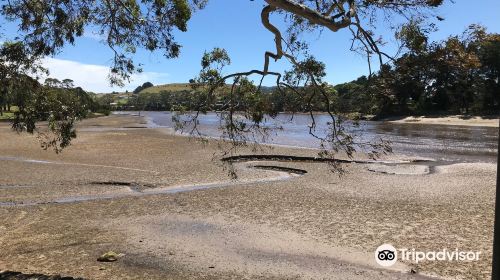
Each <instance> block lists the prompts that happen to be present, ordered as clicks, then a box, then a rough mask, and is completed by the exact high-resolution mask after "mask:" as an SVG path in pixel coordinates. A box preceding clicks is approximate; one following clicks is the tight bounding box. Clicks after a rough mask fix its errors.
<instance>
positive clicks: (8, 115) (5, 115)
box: [0, 112, 14, 120]
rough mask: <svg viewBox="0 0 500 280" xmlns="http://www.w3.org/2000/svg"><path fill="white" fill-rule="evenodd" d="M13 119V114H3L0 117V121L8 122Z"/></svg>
mask: <svg viewBox="0 0 500 280" xmlns="http://www.w3.org/2000/svg"><path fill="white" fill-rule="evenodd" d="M13 118H14V113H13V112H3V115H2V116H0V120H10V119H13Z"/></svg>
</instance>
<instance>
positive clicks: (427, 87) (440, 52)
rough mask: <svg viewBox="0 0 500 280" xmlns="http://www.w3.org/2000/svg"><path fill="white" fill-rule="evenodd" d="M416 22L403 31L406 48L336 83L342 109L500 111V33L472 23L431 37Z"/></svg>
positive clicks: (373, 111)
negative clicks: (368, 71) (371, 70)
mask: <svg viewBox="0 0 500 280" xmlns="http://www.w3.org/2000/svg"><path fill="white" fill-rule="evenodd" d="M426 32H427V31H425V30H422V29H421V28H419V26H418V24H416V23H414V24H411V25H408V26H406V27H405V28H404V29H402V30H401V31H400V32H399V33H398V36H399V38H400V39H401V40H402V42H403V44H404V46H405V48H406V50H407V51H406V52H405V53H404V54H403V55H401V56H400V58H398V59H396V60H395V61H394V62H393V63H392V64H390V65H384V66H382V67H381V70H380V71H379V72H378V73H376V74H375V75H374V76H372V77H371V79H368V78H367V77H365V76H362V77H360V78H358V79H357V80H355V81H352V82H349V83H344V84H339V85H336V86H335V87H334V88H335V91H336V96H337V102H338V104H337V106H339V109H340V111H350V112H362V113H367V114H376V115H409V114H479V115H488V114H498V113H500V84H499V80H500V34H488V33H487V32H486V30H485V29H484V28H483V27H481V26H479V25H471V26H470V27H469V28H468V29H467V30H466V31H465V32H464V33H463V34H462V35H460V36H452V37H449V38H447V39H446V40H444V41H442V42H434V43H428V42H427V34H426Z"/></svg>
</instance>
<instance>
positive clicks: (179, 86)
mask: <svg viewBox="0 0 500 280" xmlns="http://www.w3.org/2000/svg"><path fill="white" fill-rule="evenodd" d="M163 90H166V91H183V90H191V85H190V84H189V83H174V84H166V85H157V86H152V87H149V88H147V89H144V90H142V91H141V92H140V93H158V92H160V91H163Z"/></svg>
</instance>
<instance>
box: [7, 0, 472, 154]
mask: <svg viewBox="0 0 500 280" xmlns="http://www.w3.org/2000/svg"><path fill="white" fill-rule="evenodd" d="M207 2H209V1H208V0H190V1H188V0H142V1H136V0H117V1H111V0H102V1H94V0H65V1H38V0H0V3H1V10H0V14H1V15H2V16H3V17H4V18H5V19H6V20H8V21H11V22H14V23H16V24H17V25H18V27H19V36H18V38H16V41H15V42H12V43H7V44H4V46H3V47H2V52H1V53H0V54H1V55H2V58H1V60H0V61H1V62H2V63H1V65H0V67H2V70H1V71H2V72H0V73H2V77H0V78H1V79H9V80H11V81H17V80H18V78H19V79H21V78H20V77H24V76H23V75H24V74H25V72H33V73H37V72H38V70H39V69H38V68H37V66H36V61H38V59H39V58H41V57H43V56H47V55H54V54H57V53H58V52H59V51H61V50H62V48H63V47H64V46H65V45H67V44H73V43H75V39H76V38H77V37H79V36H82V35H83V34H84V32H85V31H86V30H87V29H97V31H98V33H99V34H100V35H102V36H103V37H104V38H105V39H104V42H105V44H107V46H108V47H109V48H110V49H111V50H113V53H114V56H113V62H112V65H111V67H110V75H109V79H110V82H111V83H112V84H118V85H120V84H123V83H124V82H125V81H127V80H128V78H129V77H130V75H131V74H132V73H134V72H137V71H139V72H140V71H141V67H140V64H136V63H135V62H134V61H133V60H132V55H133V54H134V53H135V52H136V50H137V49H138V48H143V49H147V50H150V51H154V50H161V51H162V52H163V54H164V55H165V57H167V58H173V57H177V56H179V55H180V53H181V45H180V43H179V42H177V41H176V40H175V38H174V33H175V32H177V31H181V32H186V31H188V30H187V22H188V21H189V19H190V18H191V15H192V13H193V12H195V11H196V10H198V9H203V8H204V7H205V5H206V4H207ZM442 2H443V0H263V3H265V5H264V6H263V9H262V11H261V23H260V24H262V25H263V26H264V27H265V28H266V29H267V30H269V31H270V32H271V33H272V34H273V35H274V37H275V39H274V42H275V50H272V51H271V50H270V51H268V52H266V53H265V54H263V67H262V69H244V70H245V71H242V72H239V73H225V72H224V71H225V66H227V65H228V64H229V63H230V62H231V60H230V59H229V56H228V54H227V53H226V52H225V50H224V49H222V48H216V49H214V50H213V51H210V52H207V53H206V54H205V55H204V56H203V58H202V69H201V71H200V73H199V75H198V76H197V77H195V78H193V79H192V81H191V82H192V86H193V88H198V89H203V90H200V91H198V92H199V94H198V95H197V97H196V99H197V100H196V104H197V105H196V113H195V114H193V115H191V118H188V119H190V120H191V121H192V124H196V116H197V114H199V113H200V112H206V111H208V110H213V109H214V107H215V106H220V105H221V104H217V99H216V98H214V94H215V93H217V92H218V94H225V96H226V98H225V103H224V104H222V106H223V108H224V112H225V113H223V114H221V118H222V119H223V120H224V122H223V123H224V125H223V126H222V127H221V129H223V131H224V134H225V135H226V136H228V137H229V139H231V141H232V143H233V144H237V143H242V142H243V143H245V142H246V141H248V140H252V139H249V138H248V137H247V136H248V135H249V133H250V134H252V132H255V133H256V134H258V133H257V131H262V130H263V129H264V127H263V126H262V123H263V120H264V118H265V116H274V115H275V114H276V107H275V106H269V104H265V102H263V100H265V99H266V98H267V97H266V96H265V95H264V93H263V92H262V90H261V89H262V86H261V83H260V84H257V85H254V83H253V82H252V80H251V79H250V78H249V77H250V76H252V75H258V76H259V75H260V76H261V77H262V79H263V77H265V76H274V77H275V78H276V87H277V88H278V90H279V92H280V93H281V94H283V96H285V97H289V98H285V99H286V100H287V102H288V103H289V107H290V108H306V110H308V111H309V112H310V113H311V121H312V124H311V127H310V132H311V135H313V136H314V137H318V138H321V140H322V148H323V152H322V153H321V155H322V156H328V157H334V156H335V153H337V152H339V151H343V152H345V153H347V155H349V156H352V154H353V152H354V151H356V150H357V149H365V148H366V149H367V150H368V151H369V153H370V154H372V155H374V156H375V155H377V153H378V152H379V151H380V149H382V151H387V150H388V149H387V146H386V145H381V144H380V143H361V142H357V141H356V140H355V139H354V138H353V137H351V136H350V135H349V134H347V133H345V130H343V128H342V126H341V121H342V118H339V117H338V110H337V109H336V108H335V106H334V100H333V99H332V95H331V94H330V93H329V91H328V85H327V84H326V83H325V82H324V81H322V78H323V76H324V74H325V65H324V64H323V63H322V62H320V61H317V60H316V59H315V58H314V56H313V54H311V53H310V52H309V51H308V44H307V42H306V41H303V40H301V38H302V34H303V33H304V32H310V31H312V30H325V31H326V32H337V31H339V30H342V29H346V30H349V32H351V34H352V47H351V50H353V51H357V52H360V53H362V54H363V55H365V56H366V58H367V61H368V63H370V62H371V60H372V59H374V58H375V59H377V60H378V61H379V64H381V65H383V64H384V63H385V62H386V61H390V60H392V59H393V58H392V56H391V55H389V54H387V53H385V52H384V51H383V50H382V49H381V46H382V43H383V41H382V39H381V38H379V37H376V36H375V34H376V33H375V32H374V29H375V27H376V26H377V24H378V23H379V22H380V21H383V20H385V19H391V18H394V19H395V18H399V19H400V20H402V21H407V19H409V18H412V19H413V20H412V21H416V22H419V23H420V24H422V23H423V22H425V20H426V19H427V18H429V17H430V16H432V13H431V12H432V9H433V8H435V7H437V6H439V5H441V4H442ZM271 14H277V15H278V17H277V18H278V20H280V21H282V22H283V23H284V25H285V26H286V28H285V29H283V30H280V29H279V28H277V27H276V26H283V24H279V25H278V24H277V23H273V22H271V20H270V15H271ZM390 22H392V23H394V25H396V26H394V27H395V28H396V29H400V30H401V34H402V35H401V36H402V37H405V38H406V37H412V38H413V40H412V42H414V43H415V44H416V45H415V46H413V45H412V46H409V47H411V48H417V49H418V48H421V47H423V45H424V44H425V40H420V41H419V40H416V38H419V37H418V36H419V34H417V33H415V32H414V30H413V29H412V27H411V25H405V26H408V27H405V28H400V27H401V26H399V24H396V22H399V21H397V20H391V21H390ZM255 24H258V23H255ZM13 46H16V48H17V52H18V53H17V54H16V51H15V49H14V50H13V48H12V47H13ZM332 51H343V50H332ZM13 53H14V54H15V55H17V58H19V57H20V58H21V59H20V60H19V59H17V58H14V57H12V55H13ZM279 59H286V60H288V61H289V62H290V64H291V65H292V69H290V70H289V71H287V72H286V73H278V72H273V71H272V65H271V62H272V61H273V60H279ZM13 63H18V64H20V65H19V66H20V67H17V68H15V67H11V66H12V65H13ZM464 67H466V66H464ZM262 79H261V80H262ZM228 84H229V86H228ZM3 85H4V83H2V87H4V86H3ZM34 88H35V87H34ZM237 96H238V97H237ZM26 98H32V96H31V97H26ZM236 100H240V101H241V102H239V103H237V102H236ZM318 100H322V101H323V103H324V104H326V111H327V112H328V113H329V115H330V116H331V122H330V129H329V132H328V133H327V135H328V136H327V137H320V136H318V134H316V133H315V120H314V115H313V114H312V112H313V110H314V108H315V106H314V104H313V103H314V102H317V101H318ZM243 105H244V106H243ZM42 110H45V109H42ZM181 113H186V112H181ZM235 114H241V115H242V116H243V120H242V119H241V118H235V117H234V115H235ZM70 115H72V114H70ZM54 117H55V118H61V119H60V121H66V120H65V118H67V117H68V116H67V115H66V114H62V115H59V114H57V115H55V116H54ZM185 119H186V118H184V120H185ZM37 120H40V119H39V116H38V115H37V114H35V112H31V113H30V112H28V111H26V112H25V113H23V114H19V117H18V118H16V120H15V123H14V127H18V128H19V127H23V128H29V129H27V131H28V132H30V131H33V129H31V125H32V124H35V123H36V121H37ZM71 124H72V122H68V125H71ZM194 127H196V125H194ZM195 131H196V129H194V130H193V132H195ZM57 132H59V133H67V132H68V130H67V129H65V128H64V129H59V130H58V131H57ZM67 138H68V137H67V135H66V136H63V137H62V139H67ZM70 138H71V137H70ZM61 143H62V142H61ZM65 143H66V142H64V145H66V144H65ZM64 145H60V147H63V146H64Z"/></svg>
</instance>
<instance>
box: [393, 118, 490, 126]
mask: <svg viewBox="0 0 500 280" xmlns="http://www.w3.org/2000/svg"><path fill="white" fill-rule="evenodd" d="M386 121H389V122H392V123H422V124H441V125H462V126H487V127H498V125H499V122H498V117H496V118H495V117H492V118H483V117H478V116H471V117H464V116H443V117H426V116H421V117H418V116H413V117H404V118H399V119H393V118H388V119H386Z"/></svg>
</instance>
